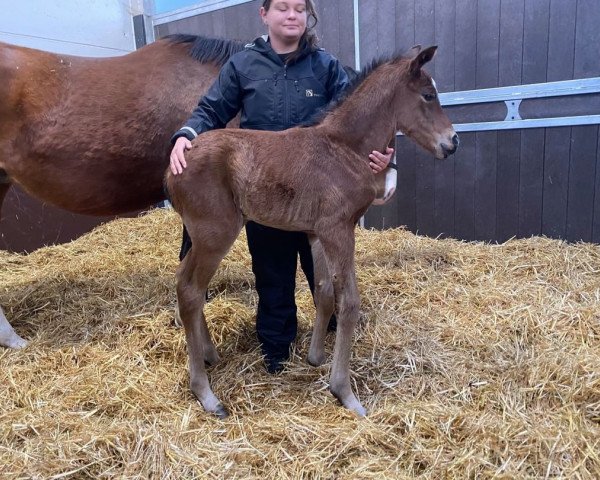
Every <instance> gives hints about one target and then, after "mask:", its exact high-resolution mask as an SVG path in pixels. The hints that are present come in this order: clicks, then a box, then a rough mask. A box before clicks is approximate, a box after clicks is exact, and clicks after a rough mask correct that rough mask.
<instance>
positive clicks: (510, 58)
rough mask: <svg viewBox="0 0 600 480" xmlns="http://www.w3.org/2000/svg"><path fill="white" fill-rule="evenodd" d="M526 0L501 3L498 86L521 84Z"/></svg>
mask: <svg viewBox="0 0 600 480" xmlns="http://www.w3.org/2000/svg"><path fill="white" fill-rule="evenodd" d="M524 9H525V0H503V1H502V2H501V4H500V32H499V33H500V39H499V46H500V48H499V51H498V55H499V58H498V86H500V87H504V86H508V85H519V84H521V65H522V64H523V16H524Z"/></svg>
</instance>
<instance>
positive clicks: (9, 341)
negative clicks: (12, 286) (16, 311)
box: [0, 169, 27, 348]
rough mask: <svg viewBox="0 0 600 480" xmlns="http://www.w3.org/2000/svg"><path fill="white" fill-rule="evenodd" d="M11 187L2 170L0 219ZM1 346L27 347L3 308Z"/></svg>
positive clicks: (0, 319) (0, 328)
mask: <svg viewBox="0 0 600 480" xmlns="http://www.w3.org/2000/svg"><path fill="white" fill-rule="evenodd" d="M10 187H11V182H10V179H9V177H8V175H7V174H6V172H5V171H4V170H2V169H0V218H2V203H3V202H4V197H6V194H7V192H8V190H9V189H10ZM0 346H2V347H8V348H24V347H26V346H27V342H26V341H25V340H23V339H22V338H21V337H19V335H17V333H16V332H15V331H14V329H13V328H12V326H11V325H10V323H8V320H7V319H6V316H5V315H4V312H3V311H2V307H0Z"/></svg>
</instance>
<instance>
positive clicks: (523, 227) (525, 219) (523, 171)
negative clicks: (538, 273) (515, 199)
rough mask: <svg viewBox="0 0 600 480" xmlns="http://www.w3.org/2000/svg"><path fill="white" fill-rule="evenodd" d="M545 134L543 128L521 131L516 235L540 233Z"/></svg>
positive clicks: (524, 235) (528, 235) (527, 235)
mask: <svg viewBox="0 0 600 480" xmlns="http://www.w3.org/2000/svg"><path fill="white" fill-rule="evenodd" d="M544 138H545V131H544V129H542V128H539V129H538V128H536V129H530V130H524V131H523V132H521V149H520V150H521V151H520V157H521V158H520V162H519V229H518V232H517V235H518V236H519V237H530V236H532V235H540V234H541V233H542V200H543V185H544V182H543V175H540V172H543V171H544V170H543V169H544Z"/></svg>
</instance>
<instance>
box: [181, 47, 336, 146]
mask: <svg viewBox="0 0 600 480" xmlns="http://www.w3.org/2000/svg"><path fill="white" fill-rule="evenodd" d="M347 86H348V76H347V75H346V72H345V71H344V69H343V68H342V65H341V64H340V62H339V61H338V60H337V59H336V58H334V57H333V56H331V55H330V54H328V53H326V52H325V51H323V50H322V49H313V50H311V49H309V48H308V47H305V48H304V49H303V50H302V51H301V52H300V54H299V56H298V57H297V59H296V60H295V61H293V62H291V63H289V64H288V65H286V64H285V63H284V62H283V60H282V59H281V58H280V57H279V55H277V53H275V51H274V50H273V49H272V48H271V45H270V43H268V42H267V41H265V38H263V37H260V38H258V39H256V40H255V42H254V43H252V44H249V45H246V48H245V49H244V50H243V51H242V52H239V53H237V54H235V55H233V56H232V57H231V58H230V59H229V60H228V61H227V63H226V64H225V65H224V66H223V68H222V69H221V72H220V73H219V77H218V78H217V80H216V81H215V83H213V85H212V86H211V87H210V88H209V90H208V92H207V93H206V95H204V96H203V97H202V98H201V99H200V101H199V103H198V106H197V107H196V109H195V110H194V112H193V113H192V116H191V117H190V119H189V120H188V121H187V122H186V123H185V125H184V126H183V127H182V128H181V129H180V130H178V131H177V132H176V133H175V135H173V137H172V138H171V141H172V142H175V140H176V139H177V138H178V137H181V136H185V137H187V138H188V139H189V140H192V139H193V138H195V137H196V136H197V135H199V134H200V133H203V132H206V131H208V130H213V129H216V128H223V127H225V125H227V123H228V122H229V121H230V120H231V119H232V118H234V117H235V116H236V114H237V113H238V112H239V111H240V110H241V119H240V127H241V128H251V129H255V130H271V131H278V130H285V129H287V128H290V127H293V126H295V125H298V124H301V123H304V122H306V121H307V120H309V119H310V118H311V117H312V116H313V115H314V114H315V113H316V112H317V111H318V110H319V109H321V108H322V107H323V106H325V105H326V104H327V103H329V101H330V100H332V99H334V98H336V97H337V96H338V95H339V94H340V93H341V92H342V91H343V90H344V89H345V88H346V87H347Z"/></svg>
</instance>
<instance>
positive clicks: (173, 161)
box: [170, 137, 192, 175]
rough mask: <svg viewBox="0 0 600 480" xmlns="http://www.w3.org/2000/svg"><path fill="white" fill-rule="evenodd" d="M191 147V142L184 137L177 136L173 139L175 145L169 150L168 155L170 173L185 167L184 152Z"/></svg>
mask: <svg viewBox="0 0 600 480" xmlns="http://www.w3.org/2000/svg"><path fill="white" fill-rule="evenodd" d="M191 148H192V142H190V141H189V140H188V139H187V138H185V137H179V138H178V139H177V140H176V141H175V145H174V146H173V150H171V157H170V165H171V173H172V174H173V175H178V174H180V173H182V172H183V169H184V168H185V167H187V163H186V162H185V155H184V152H185V151H186V150H190V149H191Z"/></svg>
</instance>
